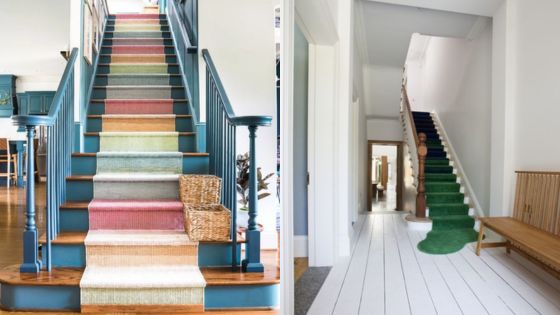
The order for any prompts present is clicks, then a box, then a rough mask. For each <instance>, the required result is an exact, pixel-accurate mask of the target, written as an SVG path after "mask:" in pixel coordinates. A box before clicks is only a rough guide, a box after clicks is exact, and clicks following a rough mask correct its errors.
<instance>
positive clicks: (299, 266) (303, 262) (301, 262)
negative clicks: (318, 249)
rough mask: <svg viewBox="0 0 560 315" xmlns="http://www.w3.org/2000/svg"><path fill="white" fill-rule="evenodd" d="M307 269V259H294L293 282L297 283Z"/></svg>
mask: <svg viewBox="0 0 560 315" xmlns="http://www.w3.org/2000/svg"><path fill="white" fill-rule="evenodd" d="M308 268H309V259H308V258H307V257H300V258H295V259H294V278H295V279H294V280H295V282H297V281H298V280H299V279H300V278H301V276H303V274H304V273H305V271H307V269H308Z"/></svg>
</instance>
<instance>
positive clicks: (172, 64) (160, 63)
mask: <svg viewBox="0 0 560 315" xmlns="http://www.w3.org/2000/svg"><path fill="white" fill-rule="evenodd" d="M112 64H113V63H100V64H99V65H98V66H102V67H107V66H110V65H112ZM115 64H116V63H115ZM131 64H134V65H144V66H145V65H167V66H179V64H178V63H166V62H154V63H134V62H130V63H124V62H123V63H118V65H131ZM137 74H143V73H137Z"/></svg>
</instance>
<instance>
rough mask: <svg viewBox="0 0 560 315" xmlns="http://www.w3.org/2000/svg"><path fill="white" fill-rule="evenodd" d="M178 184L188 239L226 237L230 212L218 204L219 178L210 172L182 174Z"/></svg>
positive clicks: (219, 197)
mask: <svg viewBox="0 0 560 315" xmlns="http://www.w3.org/2000/svg"><path fill="white" fill-rule="evenodd" d="M179 188H180V196H181V201H182V202H183V205H184V211H185V230H186V231H187V234H188V235H189V237H190V239H191V240H193V241H229V239H230V227H231V212H230V211H229V210H228V209H227V208H226V207H224V206H223V205H221V204H220V199H221V192H222V180H221V179H220V178H219V177H216V176H212V175H183V176H181V178H180V179H179Z"/></svg>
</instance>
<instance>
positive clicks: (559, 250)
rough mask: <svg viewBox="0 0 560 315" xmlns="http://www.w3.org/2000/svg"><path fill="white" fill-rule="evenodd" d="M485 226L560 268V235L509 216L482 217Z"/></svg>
mask: <svg viewBox="0 0 560 315" xmlns="http://www.w3.org/2000/svg"><path fill="white" fill-rule="evenodd" d="M480 221H481V223H482V224H484V226H485V227H487V228H489V229H491V230H493V231H495V232H497V233H498V234H501V235H502V236H504V237H505V238H506V239H508V240H510V241H512V242H516V243H518V244H519V245H521V246H523V247H526V248H527V249H529V250H531V251H533V252H535V253H537V254H538V255H539V257H540V258H542V259H543V260H545V261H546V262H548V263H550V264H553V265H555V266H557V267H558V268H560V237H558V236H555V235H553V234H550V233H548V232H545V231H542V230H539V229H537V228H535V227H533V226H531V225H528V224H525V223H523V222H520V221H518V220H516V219H513V218H509V217H497V218H496V217H495V218H480Z"/></svg>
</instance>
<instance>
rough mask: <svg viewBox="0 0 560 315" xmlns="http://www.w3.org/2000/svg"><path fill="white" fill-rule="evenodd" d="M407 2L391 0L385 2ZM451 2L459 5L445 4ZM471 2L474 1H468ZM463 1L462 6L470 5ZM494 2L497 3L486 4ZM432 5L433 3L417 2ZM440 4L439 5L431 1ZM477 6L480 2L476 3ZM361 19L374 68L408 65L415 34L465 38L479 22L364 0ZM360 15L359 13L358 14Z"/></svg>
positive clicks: (449, 13) (462, 16)
mask: <svg viewBox="0 0 560 315" xmlns="http://www.w3.org/2000/svg"><path fill="white" fill-rule="evenodd" d="M399 1H402V2H404V1H405V0H392V1H388V0H387V1H384V2H399ZM445 1H448V2H457V1H451V0H445ZM468 1H471V0H468ZM468 1H466V0H463V2H468ZM485 1H491V2H494V0H485ZM416 2H430V1H416ZM432 2H438V1H435V0H434V1H432ZM476 2H478V1H476ZM360 7H361V11H362V12H361V14H363V16H362V17H361V18H362V20H363V28H364V32H363V33H362V34H364V35H363V36H364V37H365V38H361V39H357V40H358V41H363V42H365V46H366V47H365V50H366V51H367V56H365V57H366V58H367V60H364V62H366V63H368V64H372V65H381V66H389V67H399V68H402V66H403V65H404V63H405V60H406V55H407V52H408V46H409V44H410V39H411V36H412V34H413V33H420V34H424V35H433V36H445V37H460V38H465V37H467V35H469V32H470V31H471V29H472V28H473V26H474V25H475V23H476V22H477V20H478V19H479V16H477V15H468V14H460V13H454V12H449V11H438V10H432V9H423V8H415V7H410V6H403V5H394V4H388V3H381V2H374V1H369V0H363V1H362V2H361V3H360V5H359V6H358V8H360ZM358 14H360V13H358Z"/></svg>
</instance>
